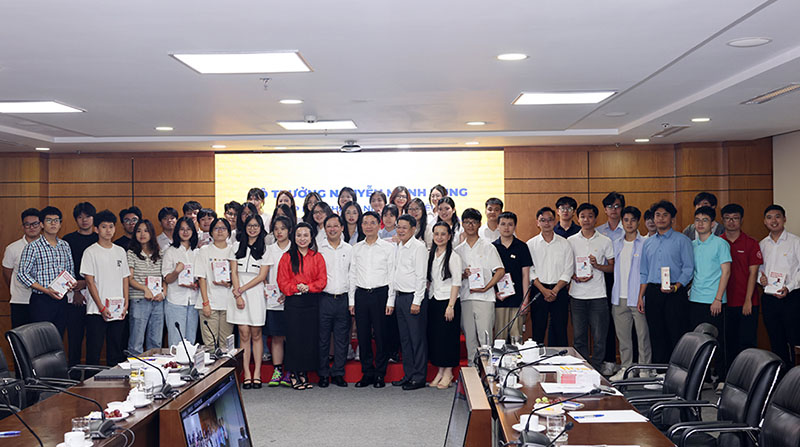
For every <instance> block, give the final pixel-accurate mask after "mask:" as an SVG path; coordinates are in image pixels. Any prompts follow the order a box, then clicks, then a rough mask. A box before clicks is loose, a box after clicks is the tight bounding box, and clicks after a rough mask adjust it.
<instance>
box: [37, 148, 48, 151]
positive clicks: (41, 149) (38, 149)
mask: <svg viewBox="0 0 800 447" xmlns="http://www.w3.org/2000/svg"><path fill="white" fill-rule="evenodd" d="M36 150H37V151H49V150H50V148H49V147H37V148H36Z"/></svg>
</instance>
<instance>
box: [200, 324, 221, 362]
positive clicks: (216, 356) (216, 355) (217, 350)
mask: <svg viewBox="0 0 800 447" xmlns="http://www.w3.org/2000/svg"><path fill="white" fill-rule="evenodd" d="M203 324H205V325H206V327H207V328H208V332H210V333H211V339H212V340H214V352H213V353H212V354H211V359H212V360H217V359H219V358H220V357H222V349H221V348H220V347H219V343H217V337H216V336H215V335H214V331H212V330H211V326H210V325H209V324H208V320H203Z"/></svg>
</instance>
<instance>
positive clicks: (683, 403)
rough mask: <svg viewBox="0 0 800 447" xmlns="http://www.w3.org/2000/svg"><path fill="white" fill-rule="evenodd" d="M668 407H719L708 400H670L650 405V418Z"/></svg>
mask: <svg viewBox="0 0 800 447" xmlns="http://www.w3.org/2000/svg"><path fill="white" fill-rule="evenodd" d="M667 408H718V407H717V404H712V403H711V402H709V401H707V400H677V401H670V402H660V403H657V404H655V405H653V406H652V407H650V414H649V415H648V418H649V419H653V416H655V415H656V414H658V413H660V412H661V411H663V410H665V409H667Z"/></svg>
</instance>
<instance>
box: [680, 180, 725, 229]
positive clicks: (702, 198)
mask: <svg viewBox="0 0 800 447" xmlns="http://www.w3.org/2000/svg"><path fill="white" fill-rule="evenodd" d="M692 203H693V204H694V209H695V210H696V209H698V208H700V207H704V206H708V207H711V208H712V209H713V210H714V212H716V211H717V196H715V195H714V194H712V193H710V192H705V191H703V192H699V193H697V195H696V196H694V201H693V202H692ZM724 232H725V227H724V226H722V225H720V224H718V223H717V222H716V221H714V222H712V223H711V233H713V234H714V236H721V235H722V233H724ZM683 234H685V235H686V237H688V238H689V239H691V240H695V239H697V230H696V229H695V226H694V224H693V223H692V224H689V225H688V226H687V227H686V228H684V229H683Z"/></svg>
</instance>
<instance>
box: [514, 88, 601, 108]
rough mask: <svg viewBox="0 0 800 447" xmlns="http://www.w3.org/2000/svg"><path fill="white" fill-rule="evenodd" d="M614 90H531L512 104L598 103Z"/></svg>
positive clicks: (522, 94)
mask: <svg viewBox="0 0 800 447" xmlns="http://www.w3.org/2000/svg"><path fill="white" fill-rule="evenodd" d="M614 93H616V92H614V91H599V92H530V93H525V92H523V93H521V94H520V95H519V96H517V99H515V100H514V102H513V103H512V104H514V105H516V106H524V105H535V106H542V105H560V104H597V103H598V102H601V101H603V100H605V99H607V98H609V97H610V96H611V95H613V94H614Z"/></svg>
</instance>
